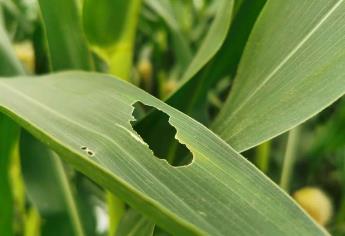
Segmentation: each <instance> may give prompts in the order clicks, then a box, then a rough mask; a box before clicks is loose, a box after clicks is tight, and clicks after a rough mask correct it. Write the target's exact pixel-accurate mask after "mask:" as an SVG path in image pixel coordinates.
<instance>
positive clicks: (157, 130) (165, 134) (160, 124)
mask: <svg viewBox="0 0 345 236" xmlns="http://www.w3.org/2000/svg"><path fill="white" fill-rule="evenodd" d="M133 107H134V110H133V113H132V115H133V117H134V118H135V120H134V121H131V125H132V127H133V129H134V130H135V131H136V132H137V134H138V135H139V136H140V137H141V138H142V139H143V141H144V142H145V143H147V144H148V146H149V147H150V149H151V150H152V151H153V153H154V155H155V156H156V157H157V158H159V159H165V160H166V161H167V162H168V163H169V164H170V165H172V166H186V165H189V164H190V163H192V161H193V155H192V153H191V152H190V151H189V149H188V148H187V147H186V146H185V145H184V144H181V143H180V142H179V141H178V140H176V139H175V135H176V129H175V127H173V126H172V125H171V124H170V123H169V115H167V114H166V113H164V112H162V111H160V110H158V109H156V108H154V107H151V106H148V105H145V104H143V103H141V102H136V103H135V104H133ZM148 113H150V115H149V116H147V117H146V118H143V117H145V116H146V115H147V114H148ZM138 121H139V122H138Z"/></svg>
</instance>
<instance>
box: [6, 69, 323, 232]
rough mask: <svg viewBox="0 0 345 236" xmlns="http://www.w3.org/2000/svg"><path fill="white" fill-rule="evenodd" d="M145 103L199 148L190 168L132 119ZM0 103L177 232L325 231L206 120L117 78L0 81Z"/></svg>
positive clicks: (79, 166)
mask: <svg viewBox="0 0 345 236" xmlns="http://www.w3.org/2000/svg"><path fill="white" fill-rule="evenodd" d="M51 94H54V96H51ZM14 97H15V98H16V99H13V98H14ZM139 100H140V101H141V102H143V103H144V104H147V105H150V106H153V107H156V108H157V109H159V110H161V111H163V112H165V113H166V114H168V115H169V116H170V119H169V122H170V123H171V125H173V126H174V127H175V128H176V130H177V138H178V139H179V141H180V142H181V143H184V144H186V146H187V147H188V148H189V149H190V151H191V152H192V153H193V155H194V161H193V163H192V164H191V165H189V166H185V167H180V168H175V167H172V166H170V165H169V164H168V163H167V162H166V161H165V160H160V159H157V158H156V157H154V156H153V154H152V151H151V150H149V149H148V147H147V145H146V144H145V143H143V141H142V140H141V139H140V138H139V136H138V135H137V134H136V133H135V132H134V130H133V129H132V127H131V125H130V120H132V118H133V117H132V115H131V113H132V111H133V107H132V104H134V103H135V102H136V101H139ZM0 109H1V110H2V111H3V112H5V113H6V114H8V115H9V116H11V117H12V118H14V119H15V120H16V121H17V122H19V123H20V124H21V125H22V126H24V127H25V128H26V129H28V130H29V131H30V132H32V133H33V134H34V135H35V136H36V137H38V138H39V139H40V140H42V141H43V142H44V143H46V144H47V145H48V146H50V147H51V148H53V149H54V150H55V151H57V152H58V153H59V154H62V155H61V156H62V157H64V158H65V159H66V160H67V161H68V162H70V163H71V164H73V165H74V166H75V167H76V168H77V169H79V170H80V171H82V172H83V173H85V174H86V175H88V176H89V177H91V178H92V179H94V180H95V181H96V182H98V183H99V184H101V185H102V186H104V187H106V188H108V189H109V190H111V191H113V192H114V193H115V194H117V195H118V196H119V197H121V198H122V199H123V200H125V201H127V202H128V203H129V204H130V205H131V206H133V207H134V208H136V209H138V210H139V211H141V212H143V213H144V214H145V215H147V216H149V217H150V218H152V219H153V220H154V221H155V222H157V223H158V224H159V225H160V226H162V227H163V228H165V229H167V230H168V231H170V232H172V233H175V234H209V235H229V234H234V235H255V234H261V235H276V234H279V235H325V234H326V233H325V232H324V231H323V230H321V229H320V228H319V227H318V226H317V225H316V224H315V223H314V222H313V221H312V220H311V219H310V218H309V217H308V216H306V215H305V213H304V212H303V211H302V210H301V209H300V208H299V207H298V206H297V205H295V204H294V202H293V201H292V200H291V199H290V198H289V197H288V196H287V195H286V194H285V193H283V192H282V191H281V190H280V189H279V188H278V187H276V185H275V184H273V183H272V182H271V181H270V180H269V179H268V178H267V177H265V176H264V175H263V174H262V173H260V172H259V171H258V170H257V169H256V168H255V167H254V166H253V165H251V164H250V163H249V162H248V161H247V160H245V159H244V158H243V157H241V156H240V155H239V154H237V153H236V152H235V151H234V150H233V149H232V148H231V147H230V146H229V145H227V144H226V143H225V142H223V141H222V140H221V139H219V138H218V137H217V136H216V135H214V134H213V133H212V132H210V131H209V130H208V129H207V128H206V127H204V126H202V125H200V124H199V123H197V122H196V121H194V120H192V119H191V118H189V117H188V116H186V115H184V114H183V113H181V112H179V111H177V110H175V109H173V108H171V107H170V106H168V105H166V104H164V103H163V102H161V101H159V100H158V99H155V98H154V97H152V96H151V95H149V94H147V93H145V92H144V91H142V90H140V89H138V88H136V87H134V86H132V85H130V84H128V83H126V82H122V81H119V80H116V79H114V78H113V77H110V76H106V75H101V74H95V73H63V74H55V75H51V76H47V78H45V79H40V80H36V79H17V80H1V81H0ZM85 146H86V147H88V148H89V149H90V150H92V151H93V155H91V156H90V155H88V154H87V153H86V152H85V151H84V150H83V147H85Z"/></svg>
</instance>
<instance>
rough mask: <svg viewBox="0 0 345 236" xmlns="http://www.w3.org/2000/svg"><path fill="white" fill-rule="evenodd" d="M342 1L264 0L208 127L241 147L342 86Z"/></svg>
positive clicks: (285, 125)
mask: <svg viewBox="0 0 345 236" xmlns="http://www.w3.org/2000/svg"><path fill="white" fill-rule="evenodd" d="M344 11H345V1H343V0H337V1H336V0H332V1H327V2H325V1H313V2H310V1H308V0H302V1H300V0H294V1H269V2H268V3H266V5H265V7H264V9H263V11H262V13H261V15H260V16H259V18H258V21H257V22H256V24H255V27H254V30H253V32H252V34H251V36H250V39H249V42H248V44H247V46H246V49H245V52H244V55H243V57H242V59H241V64H240V67H239V70H238V73H237V76H236V79H235V83H234V86H233V88H232V92H231V94H230V97H229V98H228V99H227V102H226V103H225V105H224V108H223V110H222V111H221V113H220V115H219V117H218V119H217V120H216V122H215V124H214V126H213V127H214V130H215V132H216V133H219V134H220V136H221V137H222V138H223V139H224V140H225V141H226V142H227V143H229V144H231V145H232V146H233V147H234V148H235V149H236V150H238V151H243V150H246V149H249V148H251V147H253V146H256V145H258V144H260V143H262V142H264V141H266V140H268V139H271V138H273V137H275V136H277V135H279V134H281V133H283V132H285V131H287V130H289V129H291V128H293V127H295V126H297V125H298V124H300V123H302V122H304V121H305V120H307V119H308V118H310V117H312V116H313V115H315V114H316V113H318V112H320V111H321V110H322V109H324V108H325V107H327V106H329V105H330V104H331V103H333V102H334V101H335V100H337V99H338V98H339V97H341V96H342V95H343V94H344V92H345V70H344V67H345V51H344V48H345V38H344V37H343V35H344V34H345V18H344V16H343V13H344Z"/></svg>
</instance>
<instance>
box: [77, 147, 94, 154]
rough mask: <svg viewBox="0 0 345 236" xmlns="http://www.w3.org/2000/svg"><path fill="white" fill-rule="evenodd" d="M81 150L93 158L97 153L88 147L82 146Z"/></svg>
mask: <svg viewBox="0 0 345 236" xmlns="http://www.w3.org/2000/svg"><path fill="white" fill-rule="evenodd" d="M80 149H81V150H83V151H85V152H86V153H87V155H89V156H91V157H92V156H94V155H95V152H94V151H92V150H90V149H89V148H88V147H86V146H81V147H80Z"/></svg>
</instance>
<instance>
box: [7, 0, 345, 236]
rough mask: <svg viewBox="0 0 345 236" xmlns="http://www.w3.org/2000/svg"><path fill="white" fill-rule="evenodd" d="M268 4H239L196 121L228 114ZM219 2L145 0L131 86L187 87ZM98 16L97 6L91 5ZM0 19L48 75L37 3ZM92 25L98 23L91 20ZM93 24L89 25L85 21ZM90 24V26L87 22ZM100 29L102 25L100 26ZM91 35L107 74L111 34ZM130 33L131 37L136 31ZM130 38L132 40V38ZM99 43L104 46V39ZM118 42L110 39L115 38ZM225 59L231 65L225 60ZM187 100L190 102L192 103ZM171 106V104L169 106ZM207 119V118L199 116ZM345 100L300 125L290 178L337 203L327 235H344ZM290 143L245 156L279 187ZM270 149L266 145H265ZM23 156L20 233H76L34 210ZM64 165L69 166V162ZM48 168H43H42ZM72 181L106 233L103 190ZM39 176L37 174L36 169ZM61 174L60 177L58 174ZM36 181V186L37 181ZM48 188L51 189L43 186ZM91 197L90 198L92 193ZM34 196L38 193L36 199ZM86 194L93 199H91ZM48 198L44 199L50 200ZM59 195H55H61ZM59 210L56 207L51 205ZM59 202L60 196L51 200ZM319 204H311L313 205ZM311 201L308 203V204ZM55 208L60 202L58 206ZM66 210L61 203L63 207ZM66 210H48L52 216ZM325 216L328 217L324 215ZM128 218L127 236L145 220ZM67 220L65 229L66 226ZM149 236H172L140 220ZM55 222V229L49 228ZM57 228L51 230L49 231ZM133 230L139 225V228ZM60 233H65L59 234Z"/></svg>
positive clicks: (28, 1) (36, 70) (15, 169)
mask: <svg viewBox="0 0 345 236" xmlns="http://www.w3.org/2000/svg"><path fill="white" fill-rule="evenodd" d="M264 3H265V1H263V0H260V1H255V2H254V1H251V0H237V1H235V7H234V14H233V21H232V25H231V26H230V30H229V32H228V35H227V38H226V39H225V42H224V44H223V46H222V48H221V50H220V51H218V52H217V56H216V57H215V58H214V59H213V60H211V61H210V62H208V64H212V63H213V64H217V65H218V67H217V69H216V70H212V71H210V70H209V67H208V66H206V67H205V68H204V69H203V70H202V71H201V72H199V73H198V75H196V76H204V77H206V78H209V79H210V80H212V81H213V83H212V84H211V85H209V86H210V88H211V90H209V91H208V92H207V94H205V96H204V98H205V99H204V100H205V101H203V102H202V104H203V105H202V109H203V112H194V113H193V112H191V113H190V115H192V116H193V117H194V118H196V119H197V120H199V121H201V122H203V123H206V124H207V123H208V122H209V120H211V119H212V118H213V117H214V116H215V115H216V114H217V113H218V111H219V109H220V108H221V106H222V104H223V101H224V99H225V96H226V95H227V94H228V92H229V90H230V89H231V84H232V78H233V77H234V75H235V74H236V68H237V65H238V63H239V60H240V58H241V54H242V51H243V48H244V46H245V42H246V39H247V38H248V35H249V33H250V30H251V28H252V26H253V24H254V22H255V19H256V17H257V15H258V14H259V12H260V10H261V8H262V6H263V5H264ZM82 4H83V0H78V4H77V6H78V7H79V11H80V14H82ZM218 4H219V1H217V0H145V1H143V3H142V5H141V9H140V14H139V19H138V23H137V29H136V35H135V37H133V38H134V39H135V41H134V48H133V55H131V56H130V57H129V58H130V60H132V64H131V66H130V68H129V72H128V73H129V74H128V77H129V80H130V81H131V82H132V83H134V84H135V85H137V86H139V87H141V88H143V89H144V90H146V91H148V92H149V93H151V94H153V95H154V96H156V97H158V98H160V99H164V100H165V99H167V98H169V96H170V95H171V94H172V93H173V92H174V91H175V90H176V89H177V88H178V87H179V86H181V84H183V82H184V81H181V79H183V75H184V72H185V70H186V68H187V66H188V65H189V63H190V62H191V61H192V59H193V57H194V55H195V54H196V52H197V49H198V48H199V47H200V45H201V43H202V42H203V40H204V37H205V35H206V33H207V32H208V30H209V28H210V25H211V24H212V21H213V19H214V18H215V16H216V14H217V5H218ZM90 8H91V10H93V7H92V6H90ZM0 10H1V11H0V16H1V17H0V20H1V22H2V23H3V24H4V25H5V28H6V30H7V33H8V35H9V37H10V39H11V41H12V42H13V44H14V45H15V50H16V53H17V57H18V58H19V59H20V61H21V62H22V63H23V65H24V67H25V69H26V71H27V73H30V74H43V73H47V72H48V71H49V67H50V65H49V64H48V46H47V43H46V42H47V39H46V38H45V37H46V36H45V34H44V26H43V23H42V16H41V14H40V13H39V6H38V4H37V2H36V0H1V1H0ZM89 20H91V21H92V19H89ZM85 22H87V19H86V21H85ZM85 22H84V23H85ZM95 27H97V26H95ZM86 34H89V35H94V36H95V35H96V36H97V37H98V38H92V37H91V39H90V37H88V40H89V42H90V44H91V45H92V47H91V48H93V51H92V58H93V61H94V67H95V68H96V70H97V71H100V72H108V71H109V70H110V69H111V68H110V67H111V66H112V65H111V63H107V60H110V59H109V57H108V56H107V55H110V54H111V50H112V46H109V42H103V41H102V39H104V40H106V38H107V36H102V35H98V33H97V32H96V33H95V32H93V31H92V29H88V30H86ZM129 34H130V33H129ZM128 37H130V36H128ZM99 38H100V39H101V40H99ZM110 41H111V40H110ZM224 58H226V59H224ZM186 99H187V98H186ZM168 101H169V100H168ZM200 114H201V115H200ZM344 131H345V101H344V99H342V100H340V101H338V102H336V103H335V104H333V105H332V106H331V107H329V108H327V109H326V110H324V111H323V112H321V113H320V114H318V115H317V116H315V117H314V118H312V119H311V120H309V121H308V122H306V123H304V124H303V125H302V126H301V127H300V137H299V142H298V148H297V153H296V156H297V159H296V162H295V165H294V168H293V173H292V175H291V178H290V190H289V192H290V193H291V194H292V193H294V192H295V191H297V190H299V189H303V188H304V187H306V186H312V187H315V188H317V189H322V191H323V192H324V193H325V194H326V195H327V196H328V199H329V200H330V201H331V204H332V208H333V210H332V211H333V214H332V216H331V219H330V221H329V222H328V223H327V229H328V230H329V231H330V232H331V233H332V234H334V235H345V132H344ZM286 142H287V135H286V134H283V135H280V136H279V137H277V138H275V139H273V140H271V141H269V142H268V143H266V144H263V145H261V146H259V147H257V148H254V149H251V150H249V151H246V152H245V153H244V156H245V157H247V158H248V159H249V160H250V161H252V162H253V163H254V164H256V165H258V167H259V168H261V170H262V171H264V172H265V173H266V174H267V175H268V176H269V177H270V178H272V179H273V180H274V181H275V182H277V183H279V182H280V178H281V170H282V165H283V156H284V152H285V146H286ZM265 145H266V146H265ZM24 150H25V149H24ZM16 155H17V157H16V158H14V159H13V162H14V163H12V164H11V166H12V167H11V170H10V176H11V179H12V180H11V181H12V183H13V186H14V188H13V189H12V192H13V196H14V206H15V215H14V217H15V221H14V222H15V225H14V226H13V227H14V231H15V235H28V236H29V235H39V234H42V235H52V234H51V232H53V231H54V230H55V229H56V228H58V227H63V229H64V230H67V231H66V232H62V231H59V232H60V235H69V234H71V232H70V231H69V230H71V229H68V227H67V228H66V227H65V225H64V224H63V222H62V221H63V219H62V221H61V219H59V217H62V218H63V217H66V216H65V215H63V214H62V215H60V216H59V214H60V213H59V214H56V215H54V219H55V222H56V224H53V225H47V223H49V221H46V219H45V216H46V214H45V211H44V210H43V211H42V207H41V206H38V205H35V204H34V203H33V202H32V199H30V197H31V196H30V194H31V195H32V190H33V188H35V186H33V187H32V186H30V184H28V185H27V186H26V188H28V189H27V191H24V188H25V187H24V184H23V183H24V182H26V181H23V180H22V179H23V177H22V175H21V173H20V168H21V167H20V164H19V158H18V152H17V154H16ZM260 155H261V156H262V155H264V156H266V157H268V158H267V163H266V164H262V163H260ZM29 163H30V161H28V162H25V161H22V165H23V166H22V169H24V170H25V168H29V169H26V170H25V171H24V179H25V178H27V179H29V180H30V179H32V178H33V179H35V178H40V177H39V176H36V177H35V176H32V175H30V174H28V172H30V166H29ZM64 165H65V164H64ZM42 168H44V166H43V167H42ZM66 170H67V176H68V178H69V179H70V181H71V182H72V186H71V188H72V191H73V192H75V193H76V196H77V199H78V202H79V203H80V205H81V206H79V209H82V212H83V215H89V216H91V218H89V219H88V221H87V222H88V223H87V225H88V226H89V228H91V229H90V231H91V232H93V234H90V235H106V234H107V230H108V227H109V225H108V224H107V204H106V200H105V199H106V198H105V194H104V190H103V189H102V188H100V187H99V186H97V185H96V184H94V183H93V182H92V181H91V180H89V179H87V178H86V177H85V176H83V175H82V174H80V173H77V172H75V171H74V170H72V169H70V168H69V167H68V166H66ZM31 172H32V170H31ZM53 175H54V174H53ZM30 183H32V182H30ZM41 184H42V185H45V184H47V185H49V184H51V183H44V182H41ZM44 191H45V192H46V196H45V197H47V196H49V195H50V194H52V195H54V194H55V191H56V189H55V188H49V187H47V188H44ZM85 193H87V194H85ZM33 195H35V193H33ZM85 196H87V197H85ZM45 197H44V198H45ZM55 197H56V196H55ZM44 198H43V200H42V201H43V203H44V204H48V205H49V204H53V203H54V202H55V201H51V202H44V201H45V200H44ZM52 198H53V197H52ZM309 200H310V201H312V200H311V199H309ZM307 201H308V200H307ZM55 203H56V202H55ZM57 204H59V203H57ZM54 207H59V206H52V205H50V206H48V207H47V206H43V209H46V210H47V211H50V210H51V209H53V208H54ZM316 208H320V209H318V210H320V211H328V210H329V209H322V207H320V206H316ZM125 209H127V211H128V214H125V215H124V216H123V219H121V221H120V223H119V224H120V226H119V228H118V232H120V233H118V235H126V233H124V232H126V228H123V227H121V222H126V224H127V225H128V224H131V223H133V224H135V223H136V222H137V220H138V217H139V218H140V217H141V216H140V214H138V213H136V212H135V211H133V210H128V207H127V206H125ZM59 222H62V226H59ZM141 223H142V224H143V225H144V226H145V227H144V229H145V231H143V232H147V233H148V234H154V235H167V233H166V232H164V231H163V230H161V229H159V228H158V227H156V228H154V224H152V222H150V221H149V220H147V219H145V220H144V221H143V222H141ZM49 224H50V223H49ZM49 227H52V229H49ZM133 227H134V226H133ZM58 235H59V234H58Z"/></svg>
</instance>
